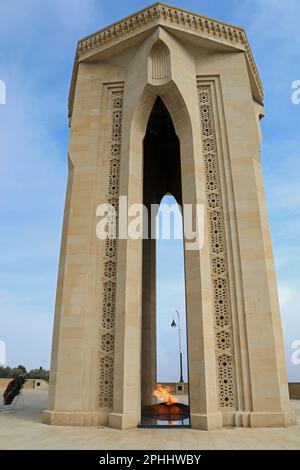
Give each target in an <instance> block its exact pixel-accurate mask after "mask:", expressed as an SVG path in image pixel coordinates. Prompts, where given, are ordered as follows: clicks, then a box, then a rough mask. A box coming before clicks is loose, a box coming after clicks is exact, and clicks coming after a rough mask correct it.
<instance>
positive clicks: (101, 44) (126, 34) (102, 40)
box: [69, 2, 263, 114]
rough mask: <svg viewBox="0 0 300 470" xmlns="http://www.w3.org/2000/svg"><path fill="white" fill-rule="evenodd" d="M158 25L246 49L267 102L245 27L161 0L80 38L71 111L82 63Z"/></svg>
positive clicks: (258, 93)
mask: <svg viewBox="0 0 300 470" xmlns="http://www.w3.org/2000/svg"><path fill="white" fill-rule="evenodd" d="M156 26H163V27H167V28H170V29H176V30H179V31H183V32H185V33H190V34H192V35H194V36H198V37H200V38H204V39H206V40H210V41H213V42H215V43H219V44H223V45H225V46H230V47H231V48H233V49H236V50H240V51H244V52H245V56H246V61H247V68H248V73H249V78H250V83H251V87H252V92H253V96H254V97H255V98H256V99H257V101H259V102H260V103H263V87H262V83H261V80H260V77H259V73H258V70H257V67H256V64H255V60H254V58H253V55H252V52H251V48H250V45H249V42H248V39H247V36H246V33H245V30H244V29H243V28H241V27H239V26H234V25H231V24H229V23H225V22H223V21H217V20H215V19H212V18H208V17H206V16H203V15H199V14H197V13H191V12H189V11H187V10H184V9H182V8H177V7H174V6H171V5H168V4H166V3H162V2H157V3H153V4H152V5H150V6H149V7H146V8H144V9H143V10H140V11H138V12H136V13H133V14H131V15H129V16H127V17H126V18H124V19H122V20H120V21H117V22H115V23H113V24H111V25H109V26H107V27H105V28H103V29H100V30H99V31H96V32H95V33H92V34H90V35H89V36H86V37H84V38H83V39H81V40H79V41H78V44H77V49H76V55H75V61H74V67H73V73H72V80H71V87H70V94H69V114H71V111H72V106H73V100H74V91H75V82H76V76H77V68H78V63H79V62H80V61H83V60H88V59H90V58H91V57H92V56H93V55H95V54H97V53H100V52H101V51H104V50H106V49H108V48H110V47H112V46H115V45H117V44H120V43H122V42H124V41H126V40H127V39H129V38H131V37H134V36H136V35H138V34H140V33H142V32H144V31H147V30H149V29H151V28H153V27H156Z"/></svg>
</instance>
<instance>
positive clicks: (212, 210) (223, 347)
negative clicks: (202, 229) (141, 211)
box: [198, 86, 235, 409]
mask: <svg viewBox="0 0 300 470" xmlns="http://www.w3.org/2000/svg"><path fill="white" fill-rule="evenodd" d="M198 98H199V109H200V118H201V134H202V135H201V137H202V151H203V156H204V163H205V188H206V200H207V211H208V221H209V233H210V240H209V241H210V256H211V276H212V284H213V293H214V325H215V344H216V358H217V369H218V371H217V373H218V397H219V407H220V408H221V409H223V408H233V407H234V405H235V397H234V389H235V386H234V376H233V370H234V365H233V343H232V319H231V306H230V291H229V278H228V274H227V273H228V269H227V259H226V242H225V236H224V216H223V209H222V193H221V187H220V175H219V165H218V153H217V141H216V135H215V124H214V116H213V108H212V103H211V100H212V97H211V91H210V87H209V86H199V87H198ZM225 351H226V354H224V352H225Z"/></svg>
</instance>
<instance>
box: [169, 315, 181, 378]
mask: <svg viewBox="0 0 300 470" xmlns="http://www.w3.org/2000/svg"><path fill="white" fill-rule="evenodd" d="M175 312H176V313H177V316H178V346H179V361H180V379H179V382H181V383H183V374H182V349H181V323H180V315H179V312H178V310H175ZM171 326H172V328H176V326H177V325H176V322H175V319H174V317H173V321H172V323H171Z"/></svg>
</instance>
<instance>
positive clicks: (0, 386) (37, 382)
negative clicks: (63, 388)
mask: <svg viewBox="0 0 300 470" xmlns="http://www.w3.org/2000/svg"><path fill="white" fill-rule="evenodd" d="M11 380H12V378H0V390H5V389H6V387H7V385H8V384H9V382H10V381H11ZM23 388H24V389H29V390H39V389H40V390H48V382H46V380H43V379H26V382H25V384H24V387H23Z"/></svg>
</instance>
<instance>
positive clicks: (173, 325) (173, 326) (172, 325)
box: [171, 318, 177, 328]
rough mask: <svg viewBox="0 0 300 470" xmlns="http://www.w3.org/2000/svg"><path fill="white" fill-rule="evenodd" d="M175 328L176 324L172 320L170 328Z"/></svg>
mask: <svg viewBox="0 0 300 470" xmlns="http://www.w3.org/2000/svg"><path fill="white" fill-rule="evenodd" d="M176 326H177V325H176V322H175V320H174V318H173V321H172V323H171V327H172V328H175V327H176Z"/></svg>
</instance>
